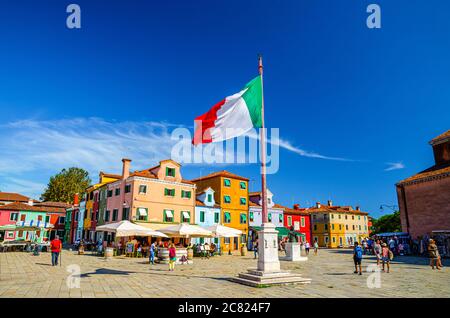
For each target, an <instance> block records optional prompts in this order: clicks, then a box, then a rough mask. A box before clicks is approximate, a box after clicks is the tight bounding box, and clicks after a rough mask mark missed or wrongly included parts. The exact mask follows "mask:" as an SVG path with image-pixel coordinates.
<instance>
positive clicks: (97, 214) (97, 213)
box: [95, 211, 99, 221]
mask: <svg viewBox="0 0 450 318" xmlns="http://www.w3.org/2000/svg"><path fill="white" fill-rule="evenodd" d="M98 217H99V211H97V212H95V219H96V220H97V221H98Z"/></svg>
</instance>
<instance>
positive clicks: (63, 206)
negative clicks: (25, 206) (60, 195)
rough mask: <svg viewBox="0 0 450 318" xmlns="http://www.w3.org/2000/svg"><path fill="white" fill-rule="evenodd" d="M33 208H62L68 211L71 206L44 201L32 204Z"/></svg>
mask: <svg viewBox="0 0 450 318" xmlns="http://www.w3.org/2000/svg"><path fill="white" fill-rule="evenodd" d="M34 205H35V206H45V207H53V208H64V209H68V208H71V207H72V205H71V204H69V203H65V202H51V201H46V202H39V203H36V204H34Z"/></svg>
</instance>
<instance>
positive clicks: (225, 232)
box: [206, 224, 242, 237]
mask: <svg viewBox="0 0 450 318" xmlns="http://www.w3.org/2000/svg"><path fill="white" fill-rule="evenodd" d="M206 229H207V230H208V231H211V232H212V233H213V235H214V237H239V236H240V235H241V234H242V231H241V230H237V229H233V228H232V227H228V226H223V225H220V224H216V225H212V226H208V227H207V228H206Z"/></svg>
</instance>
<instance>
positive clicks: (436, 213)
mask: <svg viewBox="0 0 450 318" xmlns="http://www.w3.org/2000/svg"><path fill="white" fill-rule="evenodd" d="M430 144H431V146H432V147H433V153H434V162H435V164H434V165H433V166H431V167H430V168H428V169H426V170H424V171H422V172H419V173H417V174H415V175H413V176H411V177H409V178H407V179H405V180H403V181H400V182H399V183H397V185H396V187H397V198H398V205H399V207H400V220H401V223H402V230H403V231H404V232H408V233H409V234H410V235H411V237H412V238H413V239H416V238H417V237H419V236H425V235H431V234H432V233H433V232H435V233H436V232H446V231H448V232H449V233H450V130H448V131H447V132H445V133H443V134H442V135H439V136H438V137H436V138H434V139H433V140H431V141H430Z"/></svg>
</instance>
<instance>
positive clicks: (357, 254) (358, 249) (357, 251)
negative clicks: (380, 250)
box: [355, 246, 363, 258]
mask: <svg viewBox="0 0 450 318" xmlns="http://www.w3.org/2000/svg"><path fill="white" fill-rule="evenodd" d="M355 257H356V258H362V257H363V254H362V249H361V246H357V247H356V248H355Z"/></svg>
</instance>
